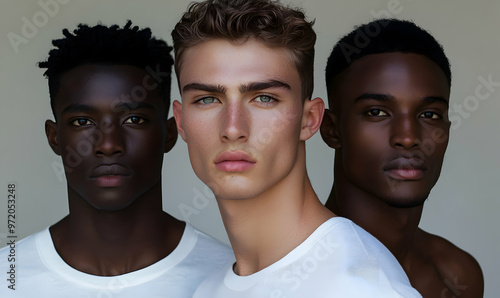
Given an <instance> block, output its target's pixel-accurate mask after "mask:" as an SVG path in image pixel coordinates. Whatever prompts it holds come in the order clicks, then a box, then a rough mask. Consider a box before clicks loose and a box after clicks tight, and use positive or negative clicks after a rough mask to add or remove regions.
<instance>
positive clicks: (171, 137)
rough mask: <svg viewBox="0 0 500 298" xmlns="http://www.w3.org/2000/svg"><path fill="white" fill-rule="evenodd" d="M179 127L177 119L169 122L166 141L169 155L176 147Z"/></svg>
mask: <svg viewBox="0 0 500 298" xmlns="http://www.w3.org/2000/svg"><path fill="white" fill-rule="evenodd" d="M177 136H178V134H177V126H176V125H175V119H174V118H173V117H171V118H170V119H168V120H167V137H166V139H165V150H164V152H165V153H167V152H169V151H170V150H172V148H173V147H174V145H175V143H176V142H177Z"/></svg>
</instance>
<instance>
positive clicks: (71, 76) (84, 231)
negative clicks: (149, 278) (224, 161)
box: [46, 65, 184, 275]
mask: <svg viewBox="0 0 500 298" xmlns="http://www.w3.org/2000/svg"><path fill="white" fill-rule="evenodd" d="M146 75H147V73H146V71H145V70H143V69H141V68H137V67H134V66H127V65H113V66H102V65H84V66H79V67H76V68H74V69H72V70H70V71H68V72H67V73H65V74H64V75H63V76H62V77H61V81H60V88H59V90H58V92H57V94H56V97H55V111H54V112H55V117H56V121H57V122H56V123H55V122H53V121H50V120H47V122H46V132H47V138H48V141H49V144H50V146H51V147H52V149H53V150H54V152H55V153H56V154H58V155H61V157H62V160H63V163H64V166H65V169H66V180H67V185H68V198H69V209H70V214H69V215H68V216H67V217H65V218H64V219H63V220H61V221H60V222H59V223H57V224H55V225H54V226H52V227H51V228H50V232H51V235H52V238H53V240H54V244H55V247H56V249H57V251H58V253H59V254H60V255H61V257H62V258H63V259H64V260H65V261H66V262H67V263H68V264H69V265H71V266H72V267H74V268H76V269H78V270H80V271H83V272H86V273H90V274H94V275H118V274H123V273H127V272H131V271H134V270H137V269H141V268H144V267H146V266H148V265H151V264H152V263H154V262H156V261H158V260H160V259H161V258H163V257H165V256H166V255H168V254H169V253H170V252H171V251H172V250H173V249H174V248H175V247H176V246H177V243H178V242H179V240H180V236H181V235H182V232H183V227H184V224H183V223H181V222H179V221H177V220H175V219H174V218H172V217H171V216H169V215H168V214H166V213H164V212H163V211H162V193H161V167H162V161H163V154H164V153H165V152H168V151H169V150H170V149H171V148H172V147H173V145H174V144H175V141H176V138H177V134H176V132H175V123H174V121H173V119H170V120H169V121H167V120H166V111H167V109H168V107H166V106H165V104H164V102H163V100H162V98H161V97H160V95H159V92H158V91H156V90H154V91H150V92H148V94H147V95H146V94H145V96H144V98H141V100H140V101H138V100H133V99H132V97H130V96H127V95H130V94H131V90H132V89H133V88H134V87H135V86H142V82H143V78H144V76H146ZM137 239H140V241H137Z"/></svg>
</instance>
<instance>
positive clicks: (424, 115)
mask: <svg viewBox="0 0 500 298" xmlns="http://www.w3.org/2000/svg"><path fill="white" fill-rule="evenodd" d="M420 117H421V118H427V119H441V118H442V117H441V115H439V114H437V113H434V112H423V113H422V114H420Z"/></svg>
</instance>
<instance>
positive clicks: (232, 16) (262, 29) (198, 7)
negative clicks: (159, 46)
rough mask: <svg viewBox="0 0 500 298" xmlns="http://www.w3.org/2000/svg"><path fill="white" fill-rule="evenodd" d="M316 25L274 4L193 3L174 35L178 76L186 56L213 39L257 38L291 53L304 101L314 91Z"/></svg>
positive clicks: (264, 0) (245, 0)
mask: <svg viewBox="0 0 500 298" xmlns="http://www.w3.org/2000/svg"><path fill="white" fill-rule="evenodd" d="M313 24H314V21H311V22H308V21H307V20H306V19H305V15H304V13H303V12H302V11H301V10H300V9H297V8H291V7H286V6H284V5H282V4H280V3H279V2H278V1H272V0H207V1H203V2H199V3H192V4H191V5H190V6H189V8H188V10H187V12H186V13H184V15H183V16H182V18H181V20H180V21H179V22H178V23H177V25H176V26H175V28H174V30H173V31H172V39H173V43H174V51H175V72H176V73H177V78H179V74H180V67H181V65H182V62H183V61H182V58H183V54H184V53H185V51H186V50H187V49H189V48H190V47H193V46H195V45H197V44H200V43H203V42H205V41H209V40H213V39H225V40H231V41H245V40H247V39H248V38H255V39H257V40H258V41H259V42H262V43H263V44H264V45H266V46H268V47H281V48H286V49H287V50H289V51H290V53H291V57H292V59H293V62H294V64H295V67H296V68H297V70H298V72H299V75H300V78H301V80H302V86H301V87H302V96H303V98H304V99H305V98H309V99H310V98H311V96H312V91H313V68H314V44H315V42H316V33H315V32H314V30H313V29H312V26H313Z"/></svg>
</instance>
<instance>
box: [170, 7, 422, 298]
mask: <svg viewBox="0 0 500 298" xmlns="http://www.w3.org/2000/svg"><path fill="white" fill-rule="evenodd" d="M312 26H313V22H310V21H307V20H306V18H305V15H304V13H303V12H302V11H301V10H299V9H294V8H290V7H287V6H285V5H282V4H280V3H279V2H275V1H267V0H251V1H242V0H236V1H229V0H220V1H217V0H210V1H204V2H200V3H194V4H192V5H190V7H189V9H188V11H187V12H186V13H185V14H184V15H183V17H182V19H181V20H180V21H179V22H178V24H177V25H176V27H175V29H174V31H173V32H172V37H173V41H174V50H175V57H176V60H175V61H176V62H175V70H176V72H177V78H178V84H179V90H180V92H181V97H182V103H181V102H179V101H175V102H174V104H173V110H174V116H175V119H176V123H177V129H178V131H179V134H180V135H181V136H182V138H183V139H184V141H185V142H186V143H187V145H188V150H189V155H190V160H191V164H192V166H193V169H194V172H195V173H196V175H197V176H198V177H199V178H200V179H201V180H202V181H203V182H204V183H205V184H207V185H208V186H209V187H210V188H211V190H212V191H213V192H214V194H215V197H216V200H217V203H218V205H219V209H220V212H221V215H222V219H223V222H224V225H225V228H226V231H227V233H228V236H229V240H230V242H231V245H232V247H233V251H234V253H235V256H236V263H235V264H233V263H231V264H228V265H227V266H226V267H225V268H223V270H221V271H220V272H219V273H217V274H214V275H212V276H211V277H209V279H207V280H206V281H205V282H204V283H203V284H202V285H201V286H200V288H198V290H197V292H196V293H195V297H306V296H307V295H312V296H313V297H331V296H332V295H334V296H336V297H401V296H404V297H420V295H419V294H418V293H417V292H416V291H415V290H414V289H413V288H411V286H410V284H409V281H408V278H407V277H406V275H405V273H404V271H403V270H402V268H401V267H400V266H399V264H398V263H397V261H396V259H395V258H394V257H393V256H392V255H391V254H390V252H389V251H388V250H387V249H386V248H385V247H384V246H383V245H382V244H381V243H380V242H378V241H377V240H376V239H375V238H374V237H372V236H371V235H370V234H368V233H367V232H366V231H364V230H363V229H361V228H360V227H358V226H357V225H355V224H354V223H352V222H351V221H349V220H347V219H345V218H341V217H337V216H336V215H335V214H333V213H332V212H331V211H329V210H328V209H327V208H325V207H324V206H323V204H322V203H321V202H320V200H319V199H318V197H317V196H316V194H315V192H314V190H313V188H312V186H311V183H310V181H309V178H308V175H307V170H306V160H305V156H306V152H305V141H306V140H307V139H309V138H310V137H312V136H313V135H314V134H315V133H316V132H317V131H318V129H319V127H320V124H321V121H322V118H323V112H324V104H323V100H322V99H321V98H314V99H312V90H313V63H314V43H315V40H316V34H315V33H314V30H313V29H312Z"/></svg>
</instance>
